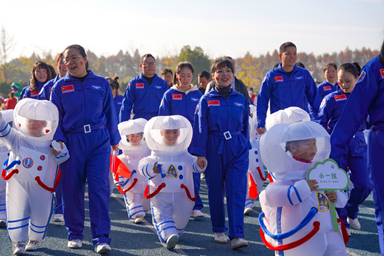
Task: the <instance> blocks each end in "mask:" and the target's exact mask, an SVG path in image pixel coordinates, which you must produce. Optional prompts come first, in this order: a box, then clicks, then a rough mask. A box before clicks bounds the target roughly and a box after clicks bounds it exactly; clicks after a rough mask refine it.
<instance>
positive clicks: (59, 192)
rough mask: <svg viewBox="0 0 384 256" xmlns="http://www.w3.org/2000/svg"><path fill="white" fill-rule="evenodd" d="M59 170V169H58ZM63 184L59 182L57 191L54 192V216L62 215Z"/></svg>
mask: <svg viewBox="0 0 384 256" xmlns="http://www.w3.org/2000/svg"><path fill="white" fill-rule="evenodd" d="M59 169H60V167H59ZM62 183H63V182H62V181H61V179H60V181H59V184H58V185H57V189H56V191H55V196H56V204H55V214H63V200H62V185H61V184H62Z"/></svg>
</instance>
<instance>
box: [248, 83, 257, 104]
mask: <svg viewBox="0 0 384 256" xmlns="http://www.w3.org/2000/svg"><path fill="white" fill-rule="evenodd" d="M248 95H249V98H250V99H251V101H252V102H253V103H255V98H256V94H255V93H254V91H253V88H252V87H249V90H248Z"/></svg>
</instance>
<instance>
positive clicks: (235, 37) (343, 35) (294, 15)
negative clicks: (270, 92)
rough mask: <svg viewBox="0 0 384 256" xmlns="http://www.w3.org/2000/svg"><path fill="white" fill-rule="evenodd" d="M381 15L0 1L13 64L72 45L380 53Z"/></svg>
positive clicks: (328, 1)
mask: <svg viewBox="0 0 384 256" xmlns="http://www.w3.org/2000/svg"><path fill="white" fill-rule="evenodd" d="M383 13H384V0H333V1H332V0H321V1H315V0H289V1H287V0H276V1H275V0H263V1H260V0H235V1H234V0H221V1H218V0H217V1H213V0H192V1H185V0H184V1H183V0H178V1H176V0H169V1H167V0H135V1H133V0H108V1H106V0H93V1H88V0H77V1H74V0H66V1H52V0H49V1H48V0H34V1H30V0H0V26H2V27H3V28H4V29H5V30H6V31H7V32H8V33H9V34H10V35H12V36H13V38H14V47H13V50H12V52H11V57H13V58H15V57H18V56H21V55H22V56H30V55H31V54H32V52H36V53H43V52H48V51H51V52H52V54H56V53H58V52H60V51H62V50H64V49H65V47H66V46H68V45H71V44H80V45H82V46H83V47H85V48H86V50H87V49H89V50H91V51H92V52H94V53H96V54H97V55H99V56H100V55H104V56H109V55H112V54H116V53H117V52H118V51H119V50H123V51H124V52H125V51H128V52H129V53H131V54H132V53H133V51H134V50H135V49H136V48H137V49H138V50H139V52H140V54H141V55H143V54H145V53H151V54H153V55H155V56H160V57H163V56H169V55H176V54H178V53H179V52H180V49H181V48H182V47H183V46H185V45H190V46H191V47H192V48H194V47H196V46H200V47H201V48H202V49H203V50H204V52H205V53H206V54H208V56H209V57H211V58H214V57H218V56H222V55H229V56H232V57H234V58H238V57H242V56H244V55H245V54H246V53H247V52H249V53H250V54H252V55H254V56H259V55H261V54H263V55H264V54H266V53H267V52H268V51H269V52H270V53H271V52H273V51H274V50H275V49H278V48H279V46H280V45H281V44H282V43H284V42H286V41H291V42H293V43H295V44H296V46H297V48H298V51H299V52H302V51H303V52H307V53H311V52H313V53H314V54H315V55H320V54H323V53H332V52H339V51H342V50H345V49H346V47H349V48H350V49H352V50H354V49H356V48H357V49H361V48H362V47H366V48H371V49H379V48H380V46H381V44H382V42H383V40H384V15H383Z"/></svg>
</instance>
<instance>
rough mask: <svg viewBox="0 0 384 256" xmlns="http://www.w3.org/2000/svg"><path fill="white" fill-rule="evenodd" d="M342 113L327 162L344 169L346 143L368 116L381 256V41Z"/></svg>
mask: <svg viewBox="0 0 384 256" xmlns="http://www.w3.org/2000/svg"><path fill="white" fill-rule="evenodd" d="M345 109H347V110H348V111H343V112H342V113H341V115H340V118H339V121H338V122H337V124H336V126H335V128H334V129H333V132H332V134H331V145H332V151H331V158H333V159H334V160H335V161H336V162H337V163H338V164H339V166H346V165H347V164H346V163H345V161H346V159H345V158H344V156H345V155H346V154H347V152H348V145H349V141H350V140H351V139H352V137H353V136H354V135H355V134H356V132H357V131H358V130H359V129H360V127H361V124H362V123H363V121H364V120H365V118H366V116H367V114H368V115H369V120H370V124H371V125H372V127H371V129H370V132H369V135H368V163H369V165H368V173H369V181H370V185H371V189H372V192H373V199H374V202H375V219H376V224H377V228H378V233H379V244H380V251H381V254H384V225H383V221H384V186H383V185H382V184H383V182H384V172H383V170H382V169H383V165H384V158H383V152H384V41H383V44H382V46H381V51H380V55H379V56H376V57H375V58H373V59H372V60H371V61H369V62H368V63H367V64H366V65H365V66H364V67H363V69H362V72H361V75H360V77H359V79H358V81H357V83H356V86H355V88H354V90H353V93H352V94H351V96H350V97H349V98H348V102H347V103H346V105H345Z"/></svg>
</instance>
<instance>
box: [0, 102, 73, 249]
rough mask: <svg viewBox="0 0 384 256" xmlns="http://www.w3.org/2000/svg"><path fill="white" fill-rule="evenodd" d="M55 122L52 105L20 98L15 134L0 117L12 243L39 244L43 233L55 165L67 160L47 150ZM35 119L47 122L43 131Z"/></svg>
mask: <svg viewBox="0 0 384 256" xmlns="http://www.w3.org/2000/svg"><path fill="white" fill-rule="evenodd" d="M58 119H59V115H58V111H57V108H56V106H55V105H54V104H52V103H51V102H49V101H45V100H43V101H38V100H34V99H23V100H22V101H21V102H19V103H18V104H17V105H16V108H15V110H14V126H15V127H17V128H18V131H17V130H16V129H13V128H11V127H10V126H9V125H8V124H7V122H6V121H5V120H4V118H0V135H1V136H2V139H3V141H4V144H5V145H6V146H7V148H8V149H10V150H11V153H10V156H9V159H8V161H7V164H8V165H7V167H6V168H5V169H6V171H5V170H3V172H2V176H3V177H4V176H5V174H6V176H7V178H8V180H7V188H6V197H7V198H6V207H7V222H8V234H9V237H10V239H11V240H12V241H15V242H16V241H28V238H29V239H30V240H33V241H39V240H41V239H43V238H44V236H45V234H46V231H47V227H48V224H49V219H50V216H51V212H52V199H53V197H52V192H51V191H53V187H54V185H55V184H57V183H58V180H56V179H55V177H56V174H57V170H58V168H57V165H58V164H60V163H61V162H63V161H65V160H66V159H67V157H61V158H56V157H55V156H54V155H53V154H52V151H51V148H50V144H51V142H52V138H53V135H54V133H55V131H56V128H57V124H58ZM34 120H39V121H44V122H46V123H45V125H43V129H42V130H39V128H41V126H40V127H39V126H36V124H35V122H34ZM40 124H41V123H40ZM32 135H33V136H32ZM66 156H68V152H66ZM3 168H4V166H3ZM55 180H56V182H55ZM44 187H45V188H44ZM48 190H51V191H48ZM28 233H29V234H28Z"/></svg>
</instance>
